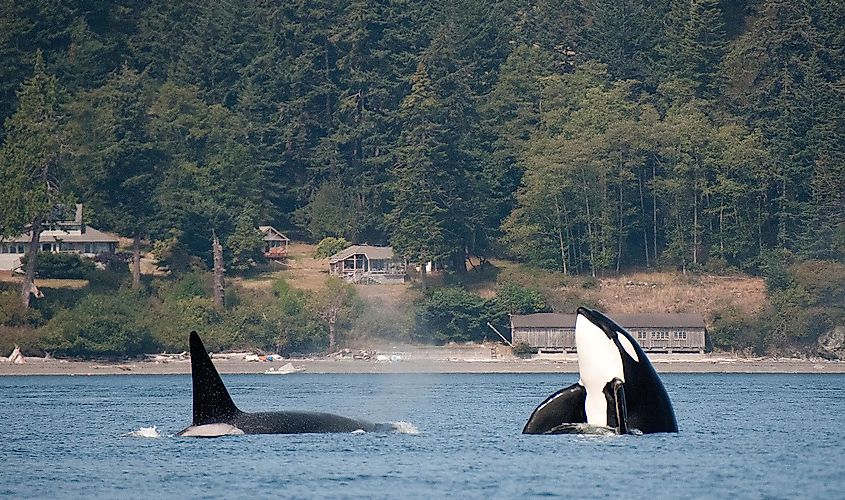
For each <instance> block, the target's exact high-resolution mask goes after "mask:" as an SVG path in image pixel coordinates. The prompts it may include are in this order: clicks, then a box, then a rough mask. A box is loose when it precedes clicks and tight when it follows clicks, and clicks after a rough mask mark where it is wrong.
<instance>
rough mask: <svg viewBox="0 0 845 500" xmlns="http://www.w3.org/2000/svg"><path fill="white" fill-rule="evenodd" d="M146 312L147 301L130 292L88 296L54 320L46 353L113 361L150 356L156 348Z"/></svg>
mask: <svg viewBox="0 0 845 500" xmlns="http://www.w3.org/2000/svg"><path fill="white" fill-rule="evenodd" d="M145 309H146V300H145V299H144V297H142V296H140V295H138V294H137V293H134V292H131V291H127V290H123V291H121V292H119V293H111V294H91V295H88V296H86V297H85V298H84V299H82V300H81V301H80V302H79V303H78V304H77V305H76V307H74V308H73V309H69V310H64V311H61V312H59V313H58V314H56V315H55V316H54V317H53V318H52V319H51V320H50V322H49V323H48V325H47V332H48V335H47V338H46V339H45V340H46V345H45V349H47V350H48V351H50V352H53V353H54V354H58V355H67V356H94V357H110V358H114V357H124V356H135V355H139V354H142V353H144V352H148V351H149V350H150V349H152V348H153V347H154V345H155V344H154V339H153V335H152V333H151V330H150V327H149V326H148V324H146V322H145V319H144V318H145V315H144V314H143V313H144V311H145Z"/></svg>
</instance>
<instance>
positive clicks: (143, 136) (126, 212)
mask: <svg viewBox="0 0 845 500" xmlns="http://www.w3.org/2000/svg"><path fill="white" fill-rule="evenodd" d="M151 94H152V88H151V85H150V82H149V77H148V76H147V74H146V73H138V72H137V71H135V70H133V69H132V68H130V67H129V66H128V65H126V64H124V65H123V67H122V68H121V69H120V70H119V71H117V72H115V73H114V74H113V75H112V77H111V78H110V79H109V81H108V82H107V83H106V84H105V85H104V86H103V87H100V88H99V89H96V90H94V91H92V92H90V93H88V94H86V95H85V96H84V98H83V99H79V100H78V102H79V103H80V104H78V105H77V106H76V107H77V108H78V109H77V110H76V120H75V121H76V134H75V135H76V137H75V142H77V143H80V144H81V147H80V152H79V154H77V157H76V160H75V162H74V164H75V172H74V177H75V184H76V185H77V191H78V192H79V193H80V195H81V197H82V201H83V202H84V203H86V204H87V205H89V206H90V207H91V208H93V212H94V214H95V216H94V219H95V221H96V223H97V224H98V226H100V227H102V228H103V229H106V230H108V231H114V232H116V233H118V234H120V235H122V236H127V237H130V238H132V239H133V265H132V283H133V287H134V288H139V287H140V277H141V268H140V258H141V254H140V243H141V239H142V238H144V237H146V236H150V235H152V234H155V233H156V232H157V230H159V229H160V228H159V227H158V225H157V223H156V220H157V218H158V217H159V215H160V210H159V208H158V206H157V204H156V202H155V200H156V196H155V194H156V190H157V186H158V185H159V183H160V182H161V180H162V174H163V173H162V169H161V166H162V165H161V164H162V163H163V161H164V158H163V153H162V151H160V150H159V149H158V148H157V147H156V145H155V144H154V142H153V141H152V139H151V138H150V137H149V135H148V128H149V124H148V123H149V117H148V114H147V110H148V109H149V107H150V104H151V102H150V100H151Z"/></svg>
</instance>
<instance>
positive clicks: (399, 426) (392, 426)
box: [352, 422, 420, 435]
mask: <svg viewBox="0 0 845 500" xmlns="http://www.w3.org/2000/svg"><path fill="white" fill-rule="evenodd" d="M373 432H377V433H384V434H412V435H417V434H419V433H420V431H419V429H417V427H416V426H415V425H414V424H412V423H411V422H388V423H385V424H382V423H378V424H375V429H374V430H373ZM365 433H366V431H364V429H358V430H354V431H352V434H365Z"/></svg>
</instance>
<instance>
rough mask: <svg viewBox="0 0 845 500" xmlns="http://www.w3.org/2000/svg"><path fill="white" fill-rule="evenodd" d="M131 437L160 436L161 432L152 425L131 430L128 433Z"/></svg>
mask: <svg viewBox="0 0 845 500" xmlns="http://www.w3.org/2000/svg"><path fill="white" fill-rule="evenodd" d="M128 435H129V436H132V437H139V438H153V439H154V438H159V437H161V433H159V432H158V429H157V428H156V426H155V425H154V426H152V427H141V428H140V429H138V430H137V431H132V432H130V433H129V434H128Z"/></svg>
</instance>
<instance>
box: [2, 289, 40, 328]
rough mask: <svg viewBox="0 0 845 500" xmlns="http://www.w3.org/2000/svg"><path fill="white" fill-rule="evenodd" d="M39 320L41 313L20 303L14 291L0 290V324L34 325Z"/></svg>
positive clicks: (18, 295)
mask: <svg viewBox="0 0 845 500" xmlns="http://www.w3.org/2000/svg"><path fill="white" fill-rule="evenodd" d="M40 322H41V313H40V312H39V311H38V310H37V309H34V308H27V307H24V306H23V303H21V295H20V293H16V292H0V326H35V325H37V324H39V323H40Z"/></svg>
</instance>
